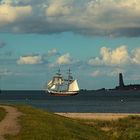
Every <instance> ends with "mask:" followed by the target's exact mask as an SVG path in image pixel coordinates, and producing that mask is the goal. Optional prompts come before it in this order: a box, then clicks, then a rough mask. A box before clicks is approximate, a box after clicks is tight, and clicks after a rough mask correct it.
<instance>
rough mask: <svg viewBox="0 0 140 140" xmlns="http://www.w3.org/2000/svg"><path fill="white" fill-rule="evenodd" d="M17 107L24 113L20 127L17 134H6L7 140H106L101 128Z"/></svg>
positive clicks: (30, 108)
mask: <svg viewBox="0 0 140 140" xmlns="http://www.w3.org/2000/svg"><path fill="white" fill-rule="evenodd" d="M18 109H19V111H21V112H23V114H24V115H22V116H21V117H20V124H21V126H22V128H21V131H20V133H19V134H18V135H17V136H6V138H7V139H8V140H102V138H103V137H104V140H108V136H107V135H106V134H105V132H103V131H102V130H100V129H96V128H95V127H93V126H88V125H86V124H82V123H80V122H79V121H77V120H72V119H69V118H66V117H61V116H59V115H55V114H53V113H49V112H46V111H43V110H39V109H35V108H33V107H29V106H28V107H27V106H18Z"/></svg>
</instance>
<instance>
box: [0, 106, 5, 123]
mask: <svg viewBox="0 0 140 140" xmlns="http://www.w3.org/2000/svg"><path fill="white" fill-rule="evenodd" d="M5 115H6V111H5V109H3V108H1V107H0V121H1V120H3V118H4V117H5Z"/></svg>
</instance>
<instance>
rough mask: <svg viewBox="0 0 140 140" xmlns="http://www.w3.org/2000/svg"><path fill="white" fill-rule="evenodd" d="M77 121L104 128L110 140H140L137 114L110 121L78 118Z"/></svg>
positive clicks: (139, 120)
mask: <svg viewBox="0 0 140 140" xmlns="http://www.w3.org/2000/svg"><path fill="white" fill-rule="evenodd" d="M79 122H81V123H83V124H87V125H89V126H94V127H95V128H96V129H101V130H104V131H105V132H106V134H107V135H108V136H109V139H110V140H140V117H139V116H128V117H126V118H123V119H118V120H112V121H99V120H82V119H80V120H79Z"/></svg>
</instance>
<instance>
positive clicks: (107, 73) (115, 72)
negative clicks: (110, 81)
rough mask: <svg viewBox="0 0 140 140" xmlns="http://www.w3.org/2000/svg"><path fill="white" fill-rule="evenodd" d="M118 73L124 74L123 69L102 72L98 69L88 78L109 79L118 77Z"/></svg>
mask: <svg viewBox="0 0 140 140" xmlns="http://www.w3.org/2000/svg"><path fill="white" fill-rule="evenodd" d="M119 73H125V70H124V69H121V68H113V69H110V68H109V69H106V70H102V69H98V70H95V71H93V72H92V73H91V74H90V76H92V77H100V76H109V77H114V76H118V75H119Z"/></svg>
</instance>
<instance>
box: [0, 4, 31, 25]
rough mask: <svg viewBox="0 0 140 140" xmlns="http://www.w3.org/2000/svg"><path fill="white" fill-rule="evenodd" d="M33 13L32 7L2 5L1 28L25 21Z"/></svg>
mask: <svg viewBox="0 0 140 140" xmlns="http://www.w3.org/2000/svg"><path fill="white" fill-rule="evenodd" d="M31 13H32V7H31V6H11V5H9V4H3V5H0V26H5V25H7V24H10V23H14V22H17V21H18V20H24V18H25V17H28V16H29V15H31Z"/></svg>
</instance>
